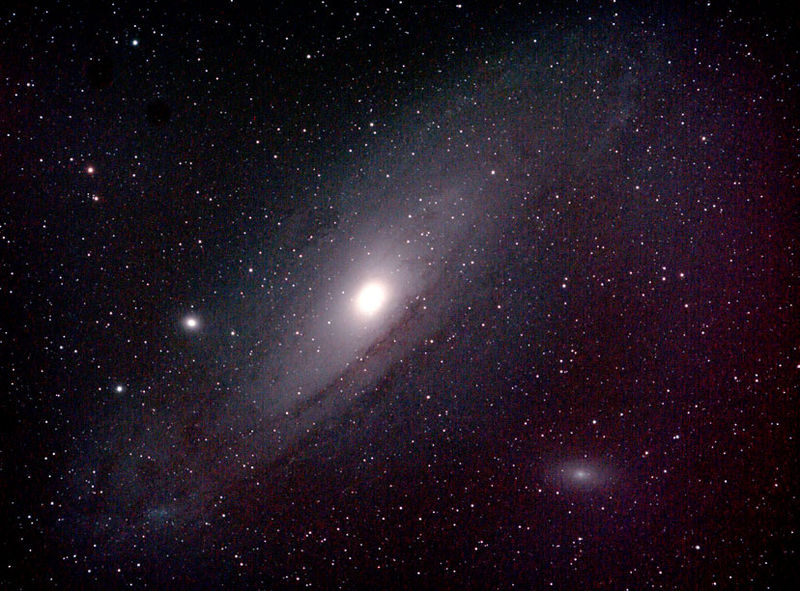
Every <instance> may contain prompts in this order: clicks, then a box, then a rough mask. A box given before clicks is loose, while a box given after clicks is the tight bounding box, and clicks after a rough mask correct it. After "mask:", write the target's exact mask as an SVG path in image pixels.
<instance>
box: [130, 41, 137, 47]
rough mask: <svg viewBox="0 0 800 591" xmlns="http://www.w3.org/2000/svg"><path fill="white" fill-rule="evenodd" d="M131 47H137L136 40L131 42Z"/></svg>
mask: <svg viewBox="0 0 800 591" xmlns="http://www.w3.org/2000/svg"><path fill="white" fill-rule="evenodd" d="M131 45H133V46H134V47H136V46H137V45H139V40H138V39H134V40H133V41H131Z"/></svg>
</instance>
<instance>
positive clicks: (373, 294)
mask: <svg viewBox="0 0 800 591" xmlns="http://www.w3.org/2000/svg"><path fill="white" fill-rule="evenodd" d="M385 302H386V288H385V287H384V286H383V285H381V284H380V283H375V282H372V283H367V284H366V285H364V287H362V288H361V291H359V292H358V295H357V296H356V307H357V308H358V311H359V312H361V313H362V314H364V315H365V316H372V315H374V314H375V313H377V312H378V311H379V310H380V309H381V308H382V307H383V304H384V303H385Z"/></svg>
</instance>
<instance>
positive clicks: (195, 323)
mask: <svg viewBox="0 0 800 591" xmlns="http://www.w3.org/2000/svg"><path fill="white" fill-rule="evenodd" d="M183 327H184V328H185V329H186V330H191V331H195V330H198V329H199V328H200V319H199V318H198V317H197V316H186V317H185V318H184V319H183Z"/></svg>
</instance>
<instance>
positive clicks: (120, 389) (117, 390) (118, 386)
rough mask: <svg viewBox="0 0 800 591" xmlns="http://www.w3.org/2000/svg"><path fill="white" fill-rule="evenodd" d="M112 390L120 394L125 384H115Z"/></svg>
mask: <svg viewBox="0 0 800 591" xmlns="http://www.w3.org/2000/svg"><path fill="white" fill-rule="evenodd" d="M114 390H115V391H116V392H117V394H122V393H123V392H124V391H125V386H123V385H122V384H117V387H116V388H114Z"/></svg>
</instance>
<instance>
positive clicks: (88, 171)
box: [86, 166, 94, 174]
mask: <svg viewBox="0 0 800 591" xmlns="http://www.w3.org/2000/svg"><path fill="white" fill-rule="evenodd" d="M86 174H94V166H87V167H86Z"/></svg>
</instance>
